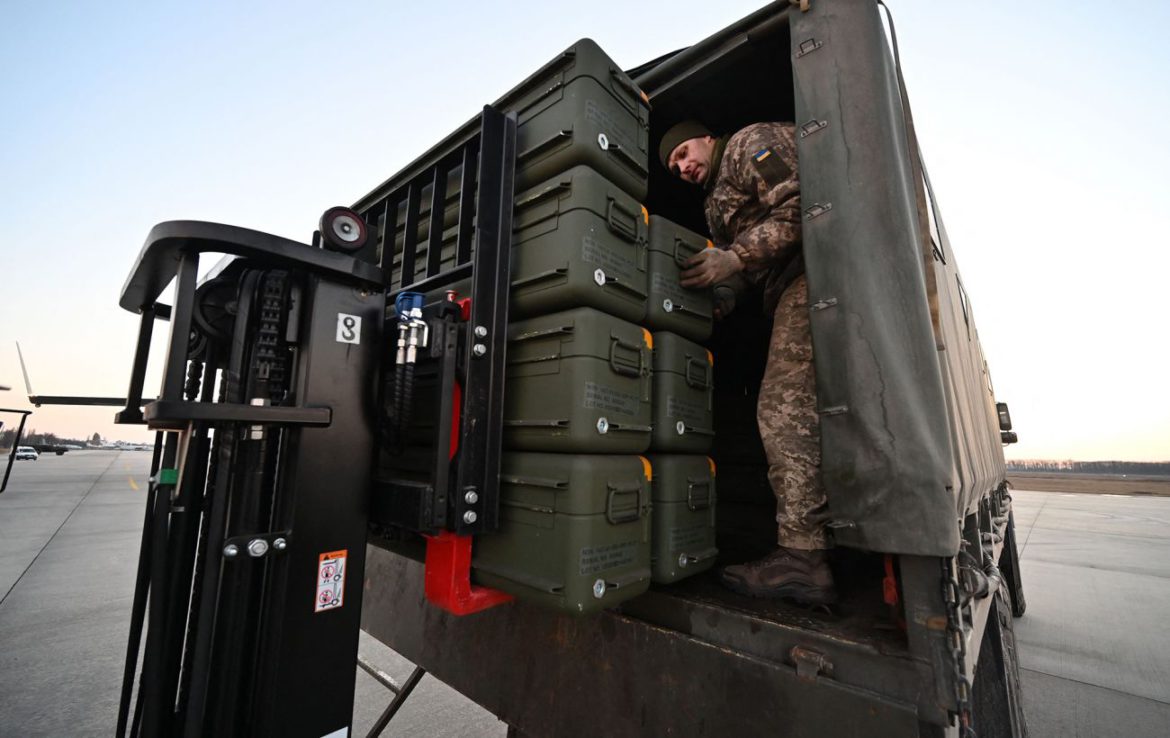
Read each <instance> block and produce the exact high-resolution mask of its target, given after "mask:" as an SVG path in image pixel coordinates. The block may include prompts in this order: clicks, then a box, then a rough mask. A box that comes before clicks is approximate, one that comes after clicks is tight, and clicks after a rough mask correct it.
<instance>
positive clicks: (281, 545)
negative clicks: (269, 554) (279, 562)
mask: <svg viewBox="0 0 1170 738" xmlns="http://www.w3.org/2000/svg"><path fill="white" fill-rule="evenodd" d="M272 547H273V548H275V549H276V550H277V551H283V550H285V549H286V548H288V541H286V540H284V539H283V538H277V539H276V540H275V541H273V542H272Z"/></svg>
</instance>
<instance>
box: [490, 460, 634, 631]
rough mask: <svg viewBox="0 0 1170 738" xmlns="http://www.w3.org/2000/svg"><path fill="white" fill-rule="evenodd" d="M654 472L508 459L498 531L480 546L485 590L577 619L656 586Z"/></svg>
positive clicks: (627, 465) (616, 463) (629, 466)
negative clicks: (652, 529) (652, 580)
mask: <svg viewBox="0 0 1170 738" xmlns="http://www.w3.org/2000/svg"><path fill="white" fill-rule="evenodd" d="M650 519H651V502H650V463H649V462H648V461H647V460H646V459H645V458H643V457H641V456H606V455H596V454H579V455H573V454H542V453H507V454H504V455H503V457H502V459H501V468H500V528H499V530H498V531H497V532H496V533H493V534H490V535H483V536H478V537H477V538H476V542H475V551H474V556H473V558H472V567H473V569H474V576H475V578H476V580H477V581H478V582H479V583H480V584H484V585H487V586H489V587H494V588H496V589H500V590H503V591H505V592H509V593H511V594H514V595H516V596H517V597H519V598H520V599H523V600H530V601H533V602H536V603H539V604H542V605H545V606H551V607H555V608H558V609H560V610H565V611H567V612H572V613H579V614H580V613H589V612H596V611H598V610H601V609H603V608H606V607H612V606H614V605H616V604H618V603H620V602H623V601H625V600H627V599H629V598H631V597H634V596H635V595H639V594H641V593H642V592H645V591H646V589H647V587H649V585H650V540H651V538H650Z"/></svg>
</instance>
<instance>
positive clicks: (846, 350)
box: [634, 0, 1004, 556]
mask: <svg viewBox="0 0 1170 738" xmlns="http://www.w3.org/2000/svg"><path fill="white" fill-rule="evenodd" d="M785 20H786V21H787V23H784V22H783V21H785ZM785 25H786V26H787V31H788V32H787V33H784V32H783V29H784V26H785ZM768 43H772V44H776V43H789V44H790V46H791V56H790V59H791V64H792V76H793V84H794V87H795V91H794V106H793V108H794V111H793V120H794V122H795V123H796V126H797V129H798V137H797V140H798V155H799V159H800V180H801V203H802V208H803V210H804V213H803V239H804V247H803V248H804V258H805V263H806V271H807V275H808V284H809V304H810V306H811V324H812V334H813V348H814V354H815V357H816V373H817V393H818V404H819V410H820V415H821V446H822V452H823V460H822V472H823V476H824V482H825V487H826V489H827V492H828V496H829V509H830V512H831V515H832V519H833V520H832V523H831V525H832V527H833V531H834V536H835V538H836V540H837V542H838V543H840V544H843V545H847V546H853V547H857V548H862V549H868V550H873V551H884V552H890V553H903V554H916V555H925V556H952V555H954V554H955V553H956V552H957V551H958V548H959V524H958V521H959V518H960V517H961V516H962V514H963V513H964V512H965V511H967V510H969V509H971V507H972V506H973V505H975V504H976V503H977V501H978V499H979V498H980V497H981V496H982V495H983V494H985V493H986V492H987V491H988V490H990V489H992V488H993V487H994V486H996V485H998V484H999V483H1000V482H1002V481H1003V468H1004V467H1003V455H1002V449H1001V448H1000V447H999V445H998V443H992V442H989V440H988V439H995V440H996V441H997V440H998V435H999V433H998V428H997V427H996V428H993V427H992V425H991V424H992V422H993V415H992V413H993V407H992V404H993V400H992V398H991V394H990V390H989V388H988V386H987V385H988V382H987V378H986V372H985V367H983V365H982V354H981V351H980V349H979V346H978V339H977V335H976V334H975V332H974V327H973V325H972V324H971V323H970V316H969V315H968V316H967V317H966V318H963V317H960V318H959V321H958V325H957V326H956V324H955V321H954V320H953V316H951V317H948V313H953V312H954V310H957V309H958V307H956V305H958V304H959V302H960V300H962V307H963V308H964V309H966V308H967V305H966V302H965V297H961V296H955V295H952V294H950V293H951V292H959V291H961V288H959V287H958V286H957V285H958V283H957V272H956V271H955V269H954V264H953V260H952V263H951V264H949V265H945V269H944V268H940V267H938V266H937V265H936V264H933V263H931V259H930V246H929V243H930V242H929V240H926V236H925V235H924V230H923V229H924V228H925V224H926V222H927V221H926V215H925V214H924V213H923V212H920V210H919V208H918V198H919V197H920V191H921V188H922V186H923V183H922V181H921V180H922V177H921V176H920V175H918V174H916V172H915V169H914V164H913V162H912V158H911V152H912V150H913V151H915V153H916V150H915V149H912V146H913V144H912V137H911V136H910V131H909V128H908V126H907V123H906V121H905V116H904V114H903V110H904V106H903V102H902V95H901V90H900V87H899V79H898V72H897V68H896V65H895V62H894V58H893V54H892V53H891V51H890V46H889V42H888V41H887V38H886V33H885V31H884V29H883V25H882V19H881V17H880V15H879V7H878V5H877V3H876V2H874V1H873V0H834V1H833V2H825V1H823V0H821V1H819V2H818V1H816V0H814V2H812V3H811V4H810V7H809V9H808V10H807V11H801V10H800V9H799V7H796V6H788V5H787V4H786V3H773V4H772V5H770V6H768V7H766V8H763V9H761V10H760V11H758V12H757V13H755V14H753V15H751V16H749V17H747V18H745V19H743V20H742V21H739V22H738V23H736V24H734V25H732V26H730V27H728V28H727V29H725V30H723V31H721V32H720V33H718V34H715V35H713V36H712V37H710V38H708V39H705V40H703V41H701V42H700V43H698V44H695V45H694V46H692V47H690V48H688V49H685V50H683V51H681V52H679V53H677V54H675V55H673V56H671V57H670V58H669V59H666V60H664V61H660V62H658V63H651V64H648V65H646V66H644V67H641V68H639V69H638V70H637V71H636V72H635V74H634V78H635V82H637V83H638V85H639V86H641V87H642V88H643V89H644V90H645V91H646V92H647V94H648V95H649V96H650V99H651V104H652V105H655V106H656V109H657V107H658V106H659V103H660V100H659V99H658V98H659V97H661V98H662V102H663V104H666V105H671V104H676V103H675V100H674V99H672V98H673V97H674V96H677V95H678V88H679V87H681V86H684V85H685V84H686V81H685V80H687V79H692V78H704V77H710V74H709V73H708V72H710V71H711V70H702V73H700V72H698V71H696V70H698V69H699V68H701V67H703V66H705V65H711V66H717V65H719V64H720V63H722V62H721V59H723V58H726V57H730V56H731V55H732V54H735V53H741V52H742V50H743V48H744V47H745V46H747V45H752V44H768ZM755 71H756V73H757V74H763V70H759V69H757V70H755ZM786 72H787V70H784V69H780V70H777V73H786ZM747 122H750V121H747ZM657 125H662V124H661V123H659V124H657ZM916 180H917V182H916ZM940 238H941V237H940ZM924 244H925V246H924ZM948 248H949V246H948ZM932 305H934V306H935V315H934V316H933V319H932V310H931V306H932ZM952 308H953V309H952ZM940 313H941V315H940ZM965 320H966V322H967V324H968V325H969V326H970V327H969V328H968V329H967V333H968V334H969V336H970V337H971V338H968V337H967V336H964V337H963V343H964V346H959V341H958V340H957V338H958V335H957V334H958V332H959V331H960V330H961V329H962V326H963V323H964V321H965ZM968 343H969V346H967V345H966V344H968ZM960 348H962V353H961V354H960V353H957V351H958V349H960ZM948 351H950V352H951V353H949V354H948ZM976 364H978V366H976Z"/></svg>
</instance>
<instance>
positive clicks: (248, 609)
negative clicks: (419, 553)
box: [117, 107, 516, 738]
mask: <svg viewBox="0 0 1170 738" xmlns="http://www.w3.org/2000/svg"><path fill="white" fill-rule="evenodd" d="M515 138H516V121H515V116H514V115H512V116H505V115H504V114H502V113H500V112H498V111H497V110H495V109H493V108H491V107H486V108H485V109H484V111H483V114H482V116H481V125H480V132H479V134H478V135H477V136H475V137H473V139H472V140H470V141H469V142H467V144H466V145H465V146H463V147H461V148H460V149H459V150H458V151H457V152H455V153H454V154H453V155H452V157H451V158H450V159H448V160H444V161H441V162H438V163H437V164H436V165H435V166H434V167H433V168H432V170H431V171H429V172H427V173H423V174H420V176H419V177H418V178H416V179H417V180H418V181H413V180H412V181H411V182H409V183H407V184H406V185H405V186H404V187H403V188H402V190H401V191H400V192H395V193H391V194H390V195H389V196H388V197H387V198H386V200H385V202H383V203H382V205H383V208H384V210H385V211H386V212H389V213H397V212H398V211H399V208H400V204H402V203H405V205H406V213H407V215H406V224H405V225H406V226H407V228H406V233H407V234H410V237H409V238H408V239H407V241H408V242H407V243H406V244H405V245H404V249H403V258H407V259H410V260H411V261H412V262H413V261H414V259H415V255H416V253H417V252H418V251H419V250H420V246H425V245H426V244H418V243H416V242H415V241H416V239H415V238H414V234H415V232H416V229H417V224H418V219H419V211H420V203H419V194H420V191H421V189H422V186H423V185H424V184H426V183H429V182H424V181H423V180H424V179H426V178H427V177H430V178H432V179H431V180H430V181H435V182H439V181H442V182H446V180H447V177H448V175H449V173H450V172H451V171H452V170H453V169H454V168H455V166H456V165H460V166H461V167H462V169H461V171H462V177H463V185H464V187H463V193H465V196H464V197H463V198H462V200H461V202H460V207H459V214H458V215H459V244H458V256H457V259H456V263H455V265H454V266H453V267H452V268H449V269H447V270H446V271H443V270H442V269H441V266H442V265H441V264H440V262H439V259H438V254H439V251H440V249H439V248H438V245H439V244H438V239H440V238H441V235H442V233H441V232H442V228H441V227H439V228H432V229H431V230H430V243H429V246H430V248H429V255H428V261H427V264H426V268H425V270H424V273H425V277H424V278H423V279H422V280H421V282H420V283H418V284H399V285H393V286H391V285H388V283H387V282H388V280H387V277H386V275H387V274H389V270H388V269H387V268H386V267H387V264H388V260H392V259H393V252H394V233H395V229H394V223H393V220H391V219H382V216H383V215H384V213H383V212H381V211H379V210H377V209H375V208H371V209H369V210H368V211H367V212H365V213H356V212H353V211H350V210H348V209H345V208H333V209H331V210H329V211H327V212H326V213H325V215H324V216H323V218H322V221H321V226H320V230H319V231H318V232H317V233H315V234H314V237H313V240H312V245H306V244H302V243H297V242H294V241H290V240H286V239H283V238H279V237H276V236H272V235H268V234H264V233H259V232H256V231H251V230H246V229H243V228H237V227H233V226H227V225H220V224H214V223H203V222H194V221H173V222H166V223H161V224H159V225H157V226H155V228H154V229H153V230H152V231H151V232H150V235H149V236H148V238H147V240H146V244H145V246H144V247H143V249H142V251H141V253H140V254H139V257H138V260H137V262H136V264H135V266H134V268H133V270H132V272H131V274H130V277H129V278H128V280H127V282H126V284H125V286H124V288H123V292H122V297H121V301H120V304H121V305H122V307H124V308H126V309H127V310H130V311H132V312H134V313H137V314H139V315H140V316H141V323H140V330H139V337H138V343H137V352H136V355H135V359H134V368H133V373H132V379H131V383H130V389H129V392H128V397H127V398H126V401H125V408H124V409H123V410H122V411H121V412H119V413H118V416H117V420H118V422H120V423H132V424H145V425H146V426H148V427H149V428H151V429H154V430H156V431H158V433H157V435H156V441H155V452H154V458H153V460H152V464H151V476H150V488H149V494H148V504H147V509H146V513H145V520H144V526H143V536H142V543H141V551H140V556H139V565H138V572H137V586H136V590H135V595H134V601H133V611H132V617H131V629H130V639H129V646H128V649H127V655H126V665H125V672H124V680H123V686H122V700H121V704H120V708H119V715H118V726H117V734H118V735H119V736H125V735H127V734H129V735H132V736H200V735H215V736H253V735H287V736H313V737H314V738H320V736H345V735H349V730H350V723H351V719H352V712H353V695H354V682H355V664H356V663H357V645H358V631H359V625H360V615H361V604H362V591H363V577H364V565H365V552H366V537H367V526H368V519H369V512H370V508H371V491H372V489H373V476H374V470H375V468H376V465H377V464H376V462H377V460H378V454H380V453H386V451H385V449H390V451H391V452H392V451H393V448H394V446H395V443H396V439H395V434H396V433H400V432H401V429H402V428H404V427H405V426H404V424H403V423H402V422H401V418H400V417H397V415H400V414H401V413H403V412H405V411H407V410H408V408H409V397H406V398H404V397H403V396H402V394H403V384H402V380H403V376H404V375H405V374H406V373H407V369H408V367H407V366H406V365H405V364H404V363H403V360H404V359H405V357H406V355H407V354H410V356H411V358H412V359H416V360H417V363H419V364H422V365H427V366H431V365H434V366H437V367H438V369H439V374H440V376H441V377H442V379H443V381H444V382H445V383H446V384H445V385H443V386H441V387H440V388H439V389H440V390H441V393H440V394H441V396H443V397H445V398H446V403H447V404H446V410H447V412H446V414H445V415H444V418H443V420H444V422H443V423H441V424H440V425H441V426H442V428H443V432H442V433H441V434H440V437H439V438H436V439H435V442H436V443H437V444H440V445H442V446H443V449H444V451H446V452H447V453H444V454H443V456H442V459H441V463H436V464H435V467H434V469H433V470H432V473H431V475H430V476H429V478H428V479H427V480H426V481H425V482H414V483H412V484H406V483H404V482H402V481H400V480H396V479H394V478H392V477H391V478H386V479H382V480H380V481H379V485H380V487H381V488H382V489H383V490H386V489H389V490H392V491H395V492H397V493H398V494H397V495H395V499H401V500H402V502H401V503H400V504H397V506H396V507H395V509H394V510H392V511H391V512H390V514H392V515H394V516H396V518H395V519H400V520H402V521H403V522H402V524H403V525H404V526H405V527H407V528H408V529H410V530H416V531H419V532H422V533H425V534H427V535H428V536H429V537H430V540H431V541H432V544H433V546H434V553H433V557H434V560H435V562H436V566H435V567H434V571H435V572H436V576H435V577H434V579H435V585H434V588H435V592H434V596H435V597H436V598H439V599H443V598H445V601H446V602H447V606H448V607H449V609H452V610H460V609H461V610H463V611H470V610H474V609H477V608H481V607H485V606H489V605H491V604H494V603H495V602H499V601H502V599H504V597H503V596H501V595H499V593H494V592H491V591H487V590H482V589H481V588H472V587H471V586H470V583H469V581H468V575H469V564H470V535H471V534H473V533H478V532H484V531H490V530H493V529H494V528H495V526H496V525H497V522H496V521H497V491H496V484H497V482H496V479H497V477H498V471H497V468H496V467H497V465H498V463H499V461H498V460H499V448H500V433H501V421H500V418H501V413H500V412H499V405H500V403H501V402H502V395H503V378H502V374H503V360H504V356H503V352H504V340H503V334H504V330H503V327H504V325H505V324H506V322H507V283H506V279H507V269H508V263H507V254H508V243H509V241H508V236H509V234H510V231H511V204H512V199H513V196H514V193H513V182H512V179H513V172H514V167H515ZM442 190H443V188H439V187H436V188H434V191H435V192H437V193H439V194H438V195H437V197H438V198H441V197H442ZM436 205H437V206H436ZM442 211H443V207H442V200H441V199H440V200H438V201H437V203H436V204H435V205H432V207H431V211H430V212H431V213H432V214H435V213H439V214H441V213H442ZM380 223H381V224H382V228H383V229H384V234H383V238H382V243H381V248H380V251H381V253H378V250H373V249H367V248H366V245H367V244H372V243H374V242H376V241H377V240H378V239H377V236H378V234H377V231H378V228H379V224H380ZM363 249H365V250H364V251H363ZM207 253H221V254H228V255H230V256H233V257H235V258H234V259H232V260H231V261H230V262H228V263H227V264H226V265H225V266H222V268H217V269H216V270H214V271H213V273H211V274H209V275H208V276H207V277H205V278H204V279H203V280H202V281H200V280H199V279H198V274H199V264H200V258H201V256H202V255H203V254H207ZM363 257H365V258H363ZM410 273H411V274H413V273H414V270H413V269H412V270H411V272H410ZM467 278H470V280H471V285H472V288H471V294H470V295H468V296H465V298H464V299H463V300H459V299H458V298H459V296H458V295H456V294H454V293H453V292H451V291H449V290H448V289H447V288H449V287H450V286H451V285H452V284H454V283H455V282H457V281H458V280H461V279H464V280H465V279H467ZM172 281H174V282H175V290H174V300H173V305H169V306H168V305H164V304H161V303H159V302H158V299H159V296H160V294H161V293H162V291H163V290H164V289H165V288H166V287H167V286H168V285H169V284H170V283H171V282H172ZM436 294H440V295H441V297H440V298H438V299H435V298H434V295H436ZM427 295H429V296H431V303H430V304H427V299H426V296H427ZM468 298H469V299H468ZM388 305H396V306H397V307H398V308H405V310H404V311H403V312H402V313H397V312H395V313H394V322H391V321H390V320H388V317H387V306H388ZM168 317H169V321H170V324H171V331H170V341H169V345H168V347H167V350H166V356H165V359H164V361H165V365H164V372H163V381H162V389H161V392H160V393H159V395H158V398H157V399H156V400H154V401H148V402H146V403H145V405H143V404H142V397H143V381H144V377H145V369H146V363H147V358H148V357H147V354H148V352H149V346H150V337H151V332H152V329H153V324H154V321H155V320H156V319H160V318H162V319H165V318H168ZM396 324H397V325H401V326H402V327H403V330H401V331H399V330H397V325H396ZM398 338H402V339H403V341H404V342H408V343H411V344H412V345H411V346H409V347H407V346H405V345H403V346H402V350H401V351H398V350H397V348H398V346H397V339H398ZM412 338H413V342H412V340H411V339H412ZM427 339H429V340H427ZM396 360H397V365H396ZM409 369H410V370H411V371H412V370H413V366H411V367H409ZM390 375H393V376H390ZM388 378H389V379H390V380H391V381H386V380H387V379H388ZM387 393H389V396H387ZM485 420H486V421H487V422H484V421H485ZM439 564H445V568H440V566H439ZM428 588H429V587H428ZM140 651H141V669H139V668H138V664H139V652H140Z"/></svg>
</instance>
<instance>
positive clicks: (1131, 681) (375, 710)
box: [0, 451, 1170, 738]
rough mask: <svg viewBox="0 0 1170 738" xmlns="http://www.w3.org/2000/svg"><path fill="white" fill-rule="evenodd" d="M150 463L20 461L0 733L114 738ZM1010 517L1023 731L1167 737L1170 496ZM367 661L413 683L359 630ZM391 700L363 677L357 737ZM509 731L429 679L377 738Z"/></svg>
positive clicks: (5, 550) (119, 458)
mask: <svg viewBox="0 0 1170 738" xmlns="http://www.w3.org/2000/svg"><path fill="white" fill-rule="evenodd" d="M149 464H150V454H149V453H145V452H140V451H122V452H116V451H75V452H70V453H68V454H66V455H65V456H61V457H58V456H43V457H42V458H41V459H40V460H39V461H36V462H31V461H25V462H18V463H17V464H16V465H15V466H14V468H13V472H12V479H11V481H10V482H9V487H8V490H7V491H5V492H4V493H3V494H0V597H2V599H0V736H22V737H23V736H106V735H111V734H112V733H113V731H114V724H115V716H116V714H117V704H118V695H119V690H120V685H121V674H122V659H123V654H124V649H125V642H126V634H127V627H128V626H127V624H128V619H129V612H130V602H131V596H132V594H133V589H134V567H135V562H136V558H137V553H138V545H139V540H140V533H141V527H142V518H143V512H144V495H145V493H146V486H147V485H146V476H147V472H148V468H149ZM1015 510H1016V525H1017V529H1018V534H1019V540H1020V543H1021V546H1022V551H1021V555H1022V560H1023V564H1022V570H1023V577H1024V587H1025V591H1026V595H1027V602H1028V611H1027V614H1026V615H1025V616H1024V617H1023V618H1021V619H1019V620H1017V621H1016V637H1017V639H1018V643H1019V647H1020V654H1021V656H1020V659H1021V664H1022V671H1021V675H1022V679H1023V689H1024V704H1025V709H1026V712H1027V717H1028V727H1029V730H1030V734H1031V735H1032V736H1033V737H1034V738H1048V737H1050V736H1051V737H1053V738H1055V737H1056V736H1062V737H1064V736H1079V737H1083V738H1090V737H1098V736H1099V737H1101V738H1106V737H1108V738H1112V737H1113V736H1128V737H1132V738H1142V737H1145V736H1149V737H1151V738H1152V737H1154V736H1158V737H1162V736H1167V735H1170V629H1167V628H1166V627H1165V624H1164V621H1165V618H1166V617H1167V615H1170V498H1165V497H1124V496H1113V495H1089V494H1060V493H1054V492H1028V491H1017V492H1016V493H1015ZM361 652H362V655H363V656H365V657H366V658H367V659H368V660H370V661H372V662H373V663H374V664H376V665H377V666H378V667H380V668H381V669H383V670H384V671H386V672H388V673H389V674H391V675H392V676H393V677H394V678H395V679H396V680H398V681H399V682H402V681H404V680H405V679H406V677H407V676H408V675H409V674H410V671H411V668H412V665H411V664H410V663H409V662H407V661H406V660H405V659H403V658H401V657H399V656H398V655H397V654H395V653H394V652H393V651H391V650H390V649H388V648H386V647H385V646H382V645H381V644H380V643H378V642H376V641H374V640H373V639H372V638H369V637H368V636H365V635H364V634H363V635H362V639H361ZM390 697H391V695H390V693H389V692H388V691H387V690H386V689H385V688H384V687H382V685H380V684H379V683H377V682H376V681H375V680H374V679H372V678H371V677H369V676H368V675H367V674H366V673H365V672H364V671H362V670H360V669H359V670H357V700H356V706H355V711H354V731H353V734H354V735H359V736H360V735H365V734H366V732H367V731H368V729H369V727H370V726H371V725H372V724H373V723H374V721H375V720H376V719H377V717H378V715H379V714H380V713H381V711H382V709H383V708H384V707H385V706H386V704H387V703H388V702H389V700H390ZM505 732H506V729H505V727H504V726H503V724H501V723H500V722H499V721H497V720H496V719H495V718H494V717H493V716H492V715H491V714H489V713H487V712H486V711H484V710H482V709H481V708H479V707H478V706H477V705H475V704H473V703H471V702H469V701H468V700H466V699H464V698H463V697H462V696H461V695H459V694H458V693H456V692H454V691H453V690H451V689H449V688H447V687H446V686H445V685H443V684H442V683H440V682H438V681H437V680H435V679H434V678H432V677H429V676H426V677H424V678H423V680H422V682H421V683H420V685H419V687H418V689H417V690H416V691H415V693H414V695H412V696H411V698H410V699H409V700H407V702H406V704H405V705H404V707H403V708H402V711H401V712H400V713H399V714H398V716H397V717H395V719H394V720H393V721H392V722H391V723H390V725H389V727H388V728H387V730H386V731H385V732H384V733H383V735H385V736H462V737H467V738H471V737H479V736H503V735H504V734H505ZM984 738H987V737H986V736H984Z"/></svg>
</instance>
